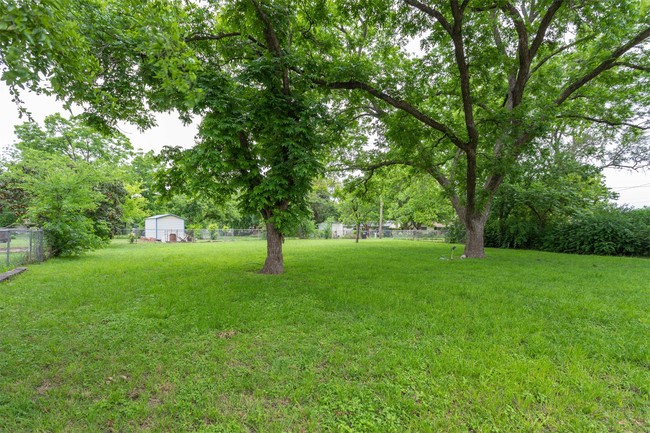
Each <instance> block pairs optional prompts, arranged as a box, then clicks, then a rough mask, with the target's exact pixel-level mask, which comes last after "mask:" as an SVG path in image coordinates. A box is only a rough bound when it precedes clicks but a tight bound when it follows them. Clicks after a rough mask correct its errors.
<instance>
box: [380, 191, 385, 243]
mask: <svg viewBox="0 0 650 433" xmlns="http://www.w3.org/2000/svg"><path fill="white" fill-rule="evenodd" d="M383 237H384V199H383V198H381V197H380V198H379V239H382V238H383Z"/></svg>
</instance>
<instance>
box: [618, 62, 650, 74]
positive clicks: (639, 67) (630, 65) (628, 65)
mask: <svg viewBox="0 0 650 433" xmlns="http://www.w3.org/2000/svg"><path fill="white" fill-rule="evenodd" d="M614 66H625V67H626V68H630V69H636V70H637V71H644V72H650V66H643V65H636V64H634V63H629V62H616V63H614Z"/></svg>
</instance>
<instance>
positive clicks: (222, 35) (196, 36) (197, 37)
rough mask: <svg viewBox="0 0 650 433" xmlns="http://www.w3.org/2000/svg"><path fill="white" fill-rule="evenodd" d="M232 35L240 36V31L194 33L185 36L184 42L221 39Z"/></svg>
mask: <svg viewBox="0 0 650 433" xmlns="http://www.w3.org/2000/svg"><path fill="white" fill-rule="evenodd" d="M233 36H241V33H240V32H231V33H219V34H216V35H210V34H207V35H206V34H201V33H195V34H193V35H192V36H188V37H186V38H185V42H194V41H220V40H221V39H226V38H231V37H233Z"/></svg>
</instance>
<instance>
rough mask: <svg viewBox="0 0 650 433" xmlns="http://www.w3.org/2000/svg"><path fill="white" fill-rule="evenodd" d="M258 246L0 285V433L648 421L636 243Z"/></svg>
mask: <svg viewBox="0 0 650 433" xmlns="http://www.w3.org/2000/svg"><path fill="white" fill-rule="evenodd" d="M264 249H265V244H264V243H263V242H241V243H236V242H234V243H233V242H230V243H212V244H175V245H161V244H141V243H139V244H134V245H131V244H127V243H125V242H123V241H122V242H118V243H114V244H113V245H111V247H109V248H108V249H106V250H102V251H98V252H94V253H91V254H88V255H86V256H84V257H82V258H79V259H68V260H61V259H57V260H50V261H48V262H46V263H44V264H42V265H32V266H30V268H29V271H28V272H26V273H24V274H22V275H20V276H18V277H16V278H15V279H13V280H11V281H10V282H8V283H3V284H2V285H0V431H3V432H4V431H6V432H46V431H47V432H49V431H51V432H57V431H65V432H89V431H106V432H112V431H115V432H123V431H152V432H157V431H170V432H182V431H200V432H285V431H287V432H299V431H305V432H325V431H327V432H329V431H334V432H353V431H355V432H356V431H358V432H407V431H412V432H475V433H478V432H547V431H548V432H637V433H640V432H648V431H650V261H649V260H647V259H646V260H644V259H632V258H611V257H609V258H606V257H588V256H569V255H560V254H550V253H539V252H527V251H507V250H488V254H489V258H488V259H486V260H482V261H470V260H465V261H460V260H454V261H448V260H446V261H443V260H440V257H441V256H442V255H448V254H449V246H448V245H444V244H437V243H429V242H410V241H389V240H386V241H366V242H362V243H360V244H359V245H355V244H354V243H353V242H351V241H288V242H287V243H286V244H285V263H286V270H287V272H286V274H285V275H282V276H268V275H259V274H256V273H255V271H256V270H257V269H259V268H260V267H261V265H262V262H263V258H264ZM457 251H458V250H457Z"/></svg>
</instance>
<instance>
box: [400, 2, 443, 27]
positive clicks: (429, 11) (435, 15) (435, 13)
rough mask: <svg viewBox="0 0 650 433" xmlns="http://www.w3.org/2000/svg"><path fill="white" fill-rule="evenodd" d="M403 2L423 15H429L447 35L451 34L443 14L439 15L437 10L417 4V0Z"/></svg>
mask: <svg viewBox="0 0 650 433" xmlns="http://www.w3.org/2000/svg"><path fill="white" fill-rule="evenodd" d="M404 2H405V3H406V4H408V5H410V6H413V7H414V8H417V9H419V10H420V11H422V12H424V13H425V14H427V15H429V16H430V17H432V18H435V19H436V20H437V21H438V22H439V23H440V25H441V26H442V27H443V28H444V29H445V30H446V31H447V33H449V34H451V33H452V27H451V24H449V21H447V19H446V18H445V16H444V15H443V14H441V13H440V11H438V10H437V9H434V8H432V7H431V6H428V5H425V4H424V3H421V2H419V1H418V0H404Z"/></svg>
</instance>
